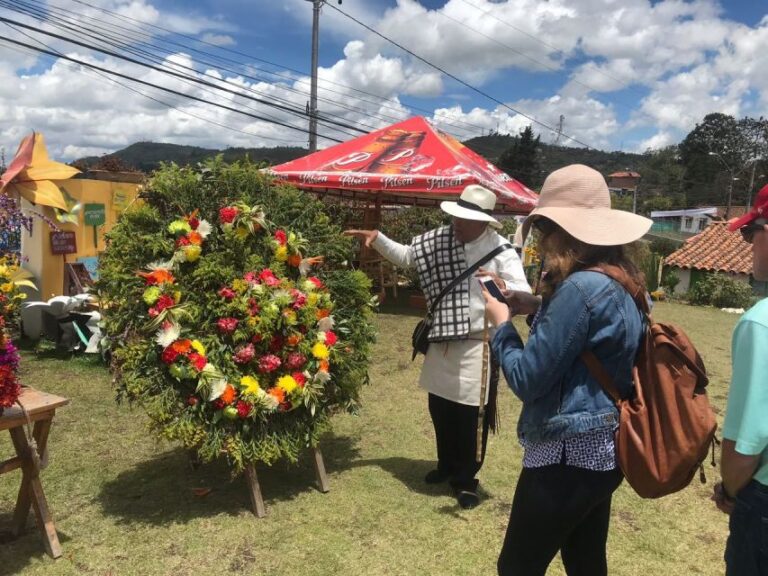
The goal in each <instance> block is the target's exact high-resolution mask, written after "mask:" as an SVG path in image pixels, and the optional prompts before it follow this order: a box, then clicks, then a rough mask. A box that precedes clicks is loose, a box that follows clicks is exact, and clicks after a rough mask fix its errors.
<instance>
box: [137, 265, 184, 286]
mask: <svg viewBox="0 0 768 576" xmlns="http://www.w3.org/2000/svg"><path fill="white" fill-rule="evenodd" d="M139 276H141V277H142V278H145V279H146V280H147V283H148V284H173V283H174V282H175V281H176V279H175V278H174V277H173V274H171V272H170V271H169V270H166V269H165V268H159V269H158V270H153V271H152V272H139Z"/></svg>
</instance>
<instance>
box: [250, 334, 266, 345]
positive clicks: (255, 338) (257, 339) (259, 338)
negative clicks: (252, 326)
mask: <svg viewBox="0 0 768 576" xmlns="http://www.w3.org/2000/svg"><path fill="white" fill-rule="evenodd" d="M262 340H264V337H263V336H262V335H261V334H254V335H253V338H251V342H253V343H254V344H258V343H259V342H261V341H262Z"/></svg>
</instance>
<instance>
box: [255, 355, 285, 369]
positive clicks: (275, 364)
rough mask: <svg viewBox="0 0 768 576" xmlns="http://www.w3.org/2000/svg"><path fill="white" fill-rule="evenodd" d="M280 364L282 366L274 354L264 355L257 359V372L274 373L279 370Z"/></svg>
mask: <svg viewBox="0 0 768 576" xmlns="http://www.w3.org/2000/svg"><path fill="white" fill-rule="evenodd" d="M280 364H282V362H280V358H278V357H277V356H275V355H274V354H266V355H264V356H262V357H261V358H259V372H262V373H266V372H274V371H275V370H277V369H278V368H280Z"/></svg>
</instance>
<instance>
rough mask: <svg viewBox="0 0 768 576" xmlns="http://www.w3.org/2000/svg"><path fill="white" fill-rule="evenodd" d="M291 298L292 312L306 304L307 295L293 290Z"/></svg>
mask: <svg viewBox="0 0 768 576" xmlns="http://www.w3.org/2000/svg"><path fill="white" fill-rule="evenodd" d="M291 296H292V297H293V308H294V310H299V309H301V308H303V307H304V305H305V304H306V303H307V295H306V294H304V292H302V291H300V290H296V289H295V288H294V289H293V290H291Z"/></svg>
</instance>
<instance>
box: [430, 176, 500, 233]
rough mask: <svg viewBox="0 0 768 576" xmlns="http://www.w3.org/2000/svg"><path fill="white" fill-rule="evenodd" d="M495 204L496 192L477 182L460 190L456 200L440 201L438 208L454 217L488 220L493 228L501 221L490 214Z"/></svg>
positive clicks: (497, 226) (498, 226)
mask: <svg viewBox="0 0 768 576" xmlns="http://www.w3.org/2000/svg"><path fill="white" fill-rule="evenodd" d="M495 206H496V194H494V193H493V192H491V191H490V190H488V189H487V188H483V187H482V186H480V185H478V184H470V185H469V186H467V187H466V188H464V190H462V192H461V196H459V201H458V202H448V201H446V202H441V203H440V209H441V210H442V211H443V212H447V213H448V214H450V215H451V216H455V217H456V218H463V219H464V220H479V221H481V222H488V224H490V225H491V226H493V227H494V228H501V223H500V222H499V221H498V220H496V218H494V217H493V216H491V214H492V212H493V208H494V207H495Z"/></svg>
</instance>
